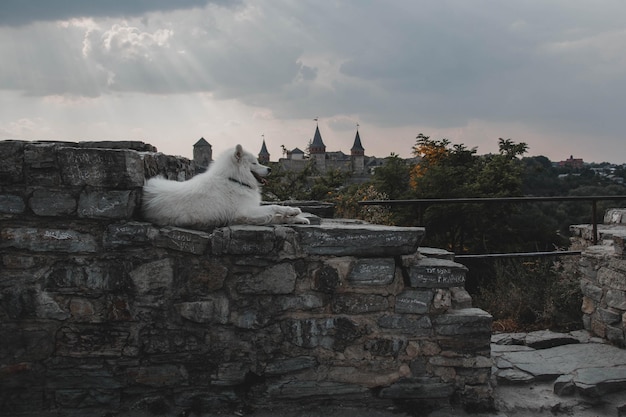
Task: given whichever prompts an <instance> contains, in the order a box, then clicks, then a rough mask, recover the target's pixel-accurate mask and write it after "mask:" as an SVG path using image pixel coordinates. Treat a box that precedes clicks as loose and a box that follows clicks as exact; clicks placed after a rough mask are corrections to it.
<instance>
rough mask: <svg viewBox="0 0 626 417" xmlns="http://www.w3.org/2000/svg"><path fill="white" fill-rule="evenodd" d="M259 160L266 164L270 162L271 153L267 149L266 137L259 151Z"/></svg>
mask: <svg viewBox="0 0 626 417" xmlns="http://www.w3.org/2000/svg"><path fill="white" fill-rule="evenodd" d="M259 162H260V163H261V164H264V165H267V164H268V163H269V162H270V153H269V152H268V151H267V146H265V139H263V145H262V146H261V150H260V151H259Z"/></svg>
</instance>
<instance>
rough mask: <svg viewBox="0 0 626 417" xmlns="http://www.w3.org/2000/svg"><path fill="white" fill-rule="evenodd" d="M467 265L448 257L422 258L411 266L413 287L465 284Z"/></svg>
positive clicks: (448, 286) (444, 286)
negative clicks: (450, 259)
mask: <svg viewBox="0 0 626 417" xmlns="http://www.w3.org/2000/svg"><path fill="white" fill-rule="evenodd" d="M466 273H467V267H465V266H464V265H461V264H459V263H456V262H453V261H449V260H447V259H434V258H422V259H420V260H418V261H417V262H415V263H414V264H413V265H411V266H410V267H409V281H410V285H411V287H416V288H450V287H462V286H464V284H465V274H466Z"/></svg>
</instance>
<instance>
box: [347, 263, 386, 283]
mask: <svg viewBox="0 0 626 417" xmlns="http://www.w3.org/2000/svg"><path fill="white" fill-rule="evenodd" d="M395 273H396V263H395V260H394V259H393V258H370V259H359V260H357V261H356V262H355V263H354V265H353V267H352V270H351V271H350V274H349V275H348V282H349V283H350V284H352V285H355V286H370V285H388V284H391V283H392V282H393V280H394V278H395Z"/></svg>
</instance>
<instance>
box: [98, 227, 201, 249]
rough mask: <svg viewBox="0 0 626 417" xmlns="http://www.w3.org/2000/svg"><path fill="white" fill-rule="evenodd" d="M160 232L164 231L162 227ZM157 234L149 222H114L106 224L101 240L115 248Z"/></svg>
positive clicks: (139, 241) (134, 243)
mask: <svg viewBox="0 0 626 417" xmlns="http://www.w3.org/2000/svg"><path fill="white" fill-rule="evenodd" d="M162 233H164V232H163V229H162ZM158 234H159V231H158V230H157V229H156V228H155V227H154V226H152V224H151V223H141V222H133V221H130V222H126V223H120V224H115V223H114V224H109V225H108V226H107V230H106V232H105V234H104V239H103V241H104V245H105V247H109V248H111V247H113V248H115V247H120V246H136V245H137V244H146V243H149V242H151V241H153V240H155V238H156V237H157V236H158ZM207 239H208V235H207ZM178 240H181V239H178ZM182 240H183V241H184V240H187V238H184V239H182ZM156 244H157V246H159V242H157V243H156ZM172 246H175V247H173V248H172V249H176V248H178V247H179V246H177V245H172ZM165 247H169V246H165Z"/></svg>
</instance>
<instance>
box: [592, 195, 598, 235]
mask: <svg viewBox="0 0 626 417" xmlns="http://www.w3.org/2000/svg"><path fill="white" fill-rule="evenodd" d="M597 202H598V200H596V199H593V200H591V224H592V225H593V244H594V245H597V244H598V222H597V220H596V215H597Z"/></svg>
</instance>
